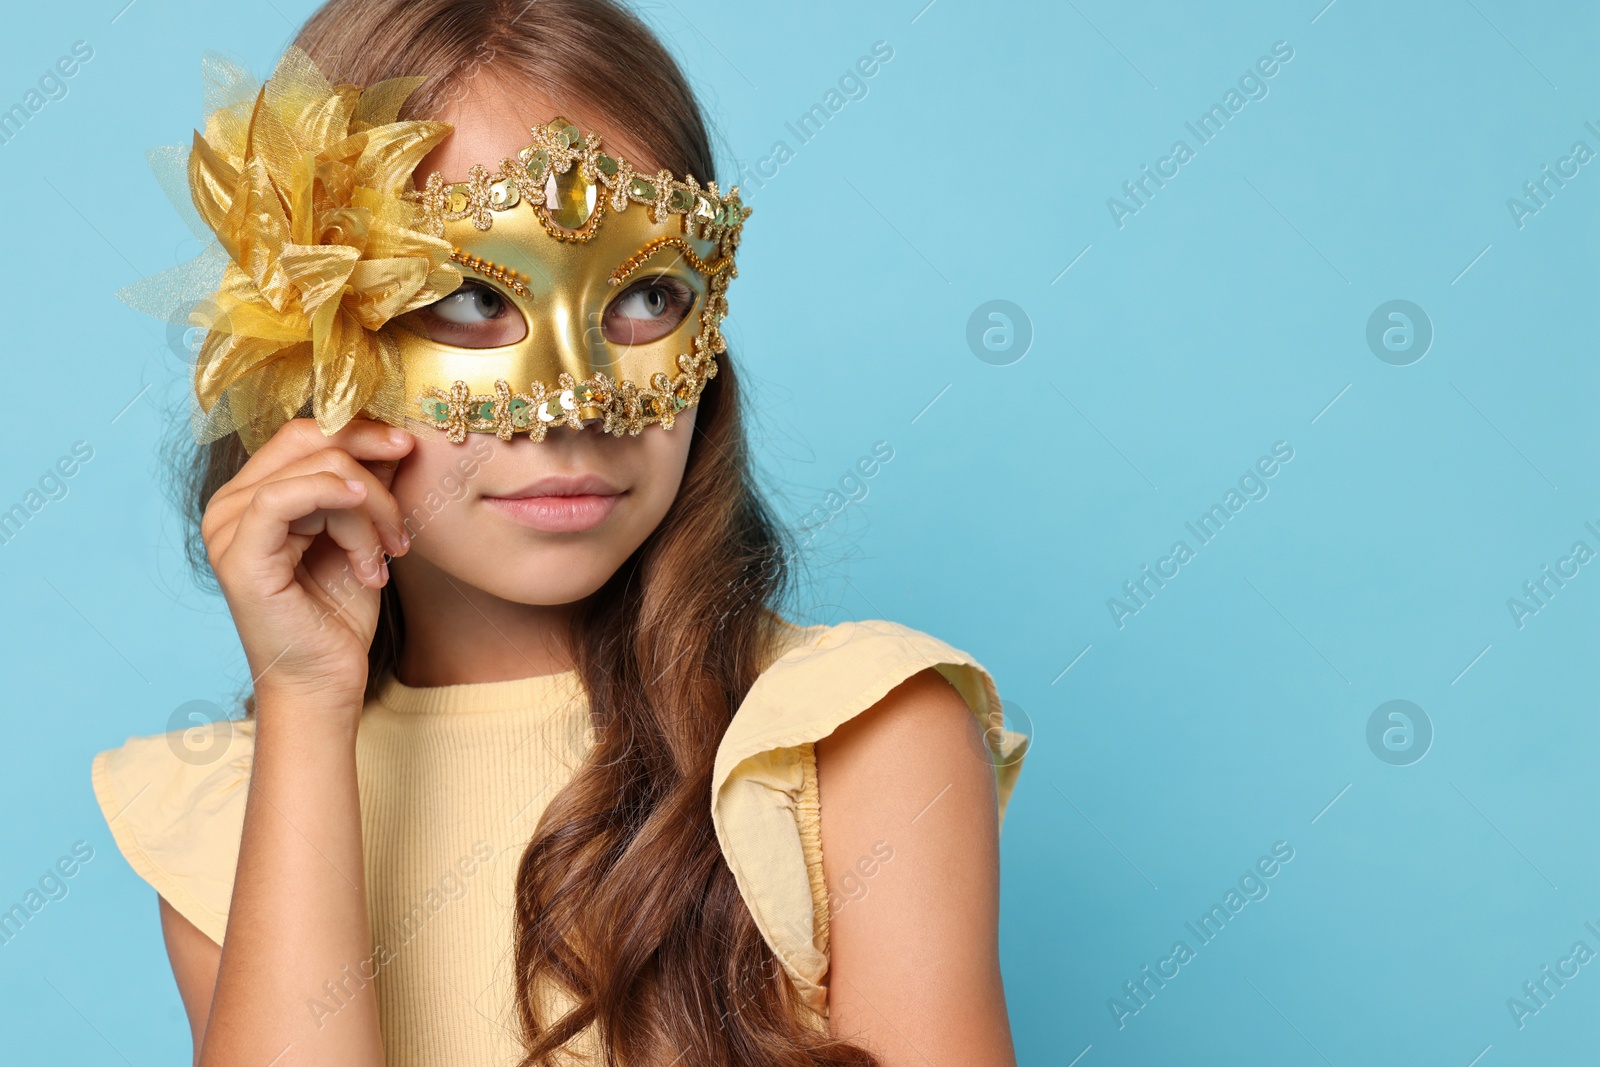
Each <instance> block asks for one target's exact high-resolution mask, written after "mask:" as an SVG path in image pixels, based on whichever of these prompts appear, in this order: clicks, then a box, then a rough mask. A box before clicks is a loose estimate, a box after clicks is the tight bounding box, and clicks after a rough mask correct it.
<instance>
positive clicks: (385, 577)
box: [383, 560, 389, 582]
mask: <svg viewBox="0 0 1600 1067" xmlns="http://www.w3.org/2000/svg"><path fill="white" fill-rule="evenodd" d="M383 580H384V581H385V582H387V581H388V580H389V561H388V560H384V561H383Z"/></svg>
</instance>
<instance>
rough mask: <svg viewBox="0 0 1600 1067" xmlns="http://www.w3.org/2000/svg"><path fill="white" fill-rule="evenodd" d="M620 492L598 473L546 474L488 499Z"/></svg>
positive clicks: (601, 494)
mask: <svg viewBox="0 0 1600 1067" xmlns="http://www.w3.org/2000/svg"><path fill="white" fill-rule="evenodd" d="M621 492H622V490H620V489H618V488H617V487H616V486H614V485H612V484H611V483H610V482H608V481H606V480H605V479H604V478H602V477H600V476H599V475H598V474H548V475H546V476H544V477H543V478H540V479H539V480H538V481H536V482H534V483H533V484H532V485H528V486H524V487H523V488H521V489H517V490H513V491H511V492H507V493H499V494H496V495H495V496H493V497H490V498H489V499H492V500H517V499H520V498H525V497H540V496H616V495H617V494H618V493H621Z"/></svg>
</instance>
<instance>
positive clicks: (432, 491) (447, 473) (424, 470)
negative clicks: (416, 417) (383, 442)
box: [389, 433, 500, 517]
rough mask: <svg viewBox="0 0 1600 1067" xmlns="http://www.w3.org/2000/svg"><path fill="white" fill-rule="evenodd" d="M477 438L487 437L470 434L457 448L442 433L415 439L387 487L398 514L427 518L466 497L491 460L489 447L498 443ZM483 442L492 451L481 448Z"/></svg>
mask: <svg viewBox="0 0 1600 1067" xmlns="http://www.w3.org/2000/svg"><path fill="white" fill-rule="evenodd" d="M480 436H487V435H479V434H469V435H468V436H467V440H466V441H465V442H463V443H462V444H459V445H456V444H451V443H450V441H449V440H447V439H446V438H445V436H444V435H443V434H442V433H441V434H436V435H434V436H428V435H420V436H418V437H417V443H416V445H415V446H414V447H413V448H412V449H411V452H410V453H409V454H408V455H407V456H406V457H405V458H404V459H402V460H401V461H400V466H399V468H398V469H397V470H396V471H395V475H394V480H393V481H392V482H391V483H390V486H389V492H390V493H391V494H393V496H394V498H395V502H396V503H397V504H399V505H400V513H401V515H403V516H407V517H409V516H412V515H427V514H430V513H433V512H436V511H438V510H439V509H440V508H441V507H442V506H444V505H445V504H447V503H450V502H452V501H457V500H461V499H462V498H463V497H465V496H466V495H467V493H468V492H469V490H470V483H471V481H472V480H473V478H474V476H475V475H476V474H477V472H479V471H481V470H482V469H483V467H484V465H485V461H486V460H490V459H492V458H493V455H494V453H493V448H492V446H493V445H499V444H500V442H499V440H497V439H491V441H490V442H482V441H478V440H477V438H479V437H480ZM485 443H488V444H490V445H491V448H489V449H486V448H484V444H485Z"/></svg>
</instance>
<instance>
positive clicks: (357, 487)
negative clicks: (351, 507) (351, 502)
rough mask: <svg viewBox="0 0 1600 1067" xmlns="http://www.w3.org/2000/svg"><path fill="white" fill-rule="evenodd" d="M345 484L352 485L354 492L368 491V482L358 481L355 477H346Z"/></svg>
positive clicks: (351, 488) (351, 489)
mask: <svg viewBox="0 0 1600 1067" xmlns="http://www.w3.org/2000/svg"><path fill="white" fill-rule="evenodd" d="M344 484H345V485H348V486H349V487H350V491H351V492H352V493H364V492H366V491H367V486H366V483H365V482H358V481H356V480H355V479H354V478H346V479H345V480H344Z"/></svg>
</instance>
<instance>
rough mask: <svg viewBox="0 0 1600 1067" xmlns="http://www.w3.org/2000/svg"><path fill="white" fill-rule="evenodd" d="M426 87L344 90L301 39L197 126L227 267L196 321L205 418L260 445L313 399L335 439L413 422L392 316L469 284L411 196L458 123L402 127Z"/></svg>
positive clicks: (192, 184) (197, 177) (202, 176)
mask: <svg viewBox="0 0 1600 1067" xmlns="http://www.w3.org/2000/svg"><path fill="white" fill-rule="evenodd" d="M212 80H213V83H214V88H220V89H222V90H224V91H226V90H228V89H233V90H234V93H233V95H237V93H238V88H239V87H240V86H248V84H249V78H248V75H246V74H244V72H243V71H240V70H237V69H236V68H235V69H232V70H226V69H225V70H224V71H223V72H222V74H221V76H218V75H217V73H216V72H215V71H213V73H212ZM422 81H423V79H422V78H391V79H388V80H386V81H380V82H375V83H374V84H372V85H370V86H368V87H366V88H365V89H362V88H360V87H358V86H355V85H348V84H341V85H337V86H335V85H332V84H330V83H329V82H328V80H327V79H326V78H325V77H324V76H323V75H322V74H321V72H319V71H318V70H317V68H316V66H315V65H314V64H313V63H312V61H311V59H310V57H309V56H307V55H306V54H305V53H304V52H302V51H300V50H299V49H298V48H295V47H293V46H291V47H290V48H289V49H288V51H286V52H285V53H284V55H283V58H282V59H281V60H280V61H279V63H278V66H277V69H276V70H275V71H274V72H273V75H272V77H271V78H269V79H268V80H267V82H266V84H265V85H263V86H261V87H260V89H259V90H258V91H256V92H254V93H253V95H246V96H244V97H243V98H240V99H236V100H233V101H232V102H230V103H226V104H224V105H223V106H221V107H218V108H216V109H215V110H214V111H213V112H212V113H211V114H210V115H209V116H208V118H207V119H206V131H205V135H204V136H202V135H201V134H200V133H199V132H198V131H197V132H196V133H195V136H194V146H193V148H192V150H191V151H190V153H189V163H188V180H189V192H190V195H191V197H192V199H193V202H194V206H195V209H196V210H197V211H198V212H199V215H200V218H201V220H202V221H203V222H204V223H205V225H206V226H207V227H208V228H209V229H211V230H212V231H213V232H214V233H215V234H216V237H217V241H218V242H219V244H220V245H221V247H222V249H223V250H224V251H225V252H226V253H227V256H228V260H229V262H228V263H227V264H226V266H225V267H224V269H223V273H222V277H221V281H220V283H219V287H218V288H217V290H216V291H215V292H214V293H211V294H210V295H208V296H207V297H206V298H205V299H203V300H201V301H200V302H199V303H198V305H197V306H196V307H195V308H194V310H193V313H192V315H191V318H190V322H191V323H193V324H195V325H198V326H204V327H206V328H207V329H208V332H207V334H206V336H205V340H204V342H203V343H202V345H201V347H200V352H199V356H198V358H197V360H196V363H195V367H194V384H195V396H196V399H197V401H198V403H199V406H200V409H201V411H202V412H203V413H204V414H205V416H206V420H205V421H207V422H209V423H213V424H217V425H220V427H221V428H222V429H224V430H226V429H227V428H233V429H237V430H238V432H239V435H240V438H241V440H242V441H243V442H244V445H245V447H246V449H248V450H249V451H251V452H254V451H255V450H256V448H258V447H259V446H260V445H261V444H263V443H265V442H266V440H267V439H268V438H270V437H271V436H272V434H273V433H274V432H276V431H277V430H278V429H279V428H280V427H281V426H282V425H283V423H285V422H286V421H288V420H289V419H292V418H294V417H295V416H296V415H297V414H298V413H299V412H300V411H301V409H302V408H303V407H304V406H305V404H306V403H307V402H308V401H309V402H310V403H311V408H312V414H313V415H314V416H315V418H316V420H317V424H318V426H320V427H321V429H322V431H323V433H325V434H331V433H333V432H334V431H336V430H338V429H339V428H340V427H342V426H344V425H345V424H346V423H347V422H349V421H350V420H351V419H352V418H354V417H356V416H357V415H365V416H367V417H370V418H376V419H379V420H381V421H384V422H388V423H391V424H392V425H396V426H404V425H405V413H406V411H407V410H408V405H407V403H406V400H405V396H404V389H405V374H404V371H403V369H402V367H401V364H400V359H399V349H398V346H397V345H396V343H395V341H394V338H393V336H392V335H391V334H390V332H389V328H388V323H389V322H390V320H392V319H394V318H396V317H397V316H399V315H402V314H404V313H405V312H407V311H411V310H413V309H415V308H419V307H422V306H424V305H427V304H431V303H433V302H434V301H436V300H439V299H440V298H442V297H444V296H447V295H449V294H450V293H451V292H453V291H454V290H455V289H457V288H458V287H459V286H460V284H461V280H462V275H461V270H460V268H458V267H457V266H455V265H454V264H453V263H451V261H450V253H451V246H450V244H449V242H447V241H444V240H442V239H440V238H436V237H432V236H429V235H428V234H425V233H423V232H421V231H420V230H418V229H416V228H415V226H414V224H415V222H416V217H417V208H416V206H415V204H414V203H413V202H412V201H411V200H409V199H408V198H407V196H406V194H407V193H408V192H410V191H412V172H413V170H414V169H415V168H416V165H417V163H418V162H419V161H420V160H421V159H422V157H423V156H425V155H426V154H427V153H428V151H429V150H430V149H431V148H433V146H434V145H436V144H437V143H438V142H439V141H441V140H442V139H443V138H444V137H445V136H447V135H448V134H449V133H450V132H451V130H452V129H453V127H452V126H451V125H450V124H449V123H444V122H424V121H406V122H400V121H396V116H397V115H398V113H399V109H400V106H401V104H402V103H403V102H404V101H405V99H406V97H407V96H409V95H410V94H411V92H412V91H413V90H414V89H415V88H416V87H417V86H418V85H419V84H421V82H422ZM224 402H226V403H225V407H224V408H223V409H220V410H219V409H218V405H219V404H223V403H224ZM215 428H216V426H213V429H215ZM204 436H216V434H215V433H214V432H213V433H208V434H204Z"/></svg>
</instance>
